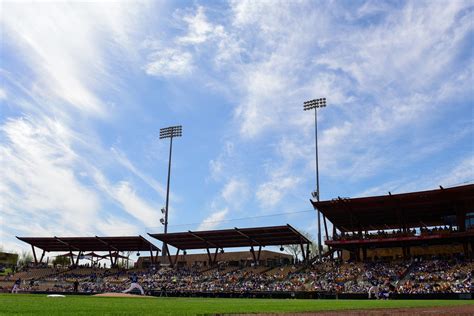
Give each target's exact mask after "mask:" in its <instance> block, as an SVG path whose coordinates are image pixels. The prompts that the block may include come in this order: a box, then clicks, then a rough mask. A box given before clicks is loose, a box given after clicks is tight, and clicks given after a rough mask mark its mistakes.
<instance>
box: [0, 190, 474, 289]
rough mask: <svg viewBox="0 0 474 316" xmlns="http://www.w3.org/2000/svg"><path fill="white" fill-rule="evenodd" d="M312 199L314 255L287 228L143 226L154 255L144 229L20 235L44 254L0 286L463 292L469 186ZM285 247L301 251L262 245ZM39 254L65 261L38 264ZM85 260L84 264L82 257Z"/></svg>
mask: <svg viewBox="0 0 474 316" xmlns="http://www.w3.org/2000/svg"><path fill="white" fill-rule="evenodd" d="M311 203H312V205H313V206H314V207H315V208H316V209H319V210H320V211H321V213H322V214H323V220H324V227H325V232H326V239H325V243H326V246H327V248H328V250H327V251H326V252H325V253H324V256H322V257H321V258H319V256H315V255H316V254H312V253H310V251H309V249H310V248H309V245H310V243H311V241H310V240H308V239H307V238H306V237H305V236H304V235H303V234H301V233H299V232H298V231H297V230H296V229H295V228H293V227H292V226H291V225H283V226H271V227H254V228H233V229H225V230H212V231H186V232H174V233H166V234H161V233H160V234H154V233H150V234H149V236H150V237H152V238H154V239H156V240H159V241H160V242H163V243H164V244H166V245H167V246H166V249H168V250H165V253H163V254H162V255H161V256H160V255H159V252H160V249H159V248H158V247H157V246H155V245H154V244H153V243H152V242H150V241H148V240H147V239H145V238H144V237H142V236H131V237H97V236H95V237H18V239H20V240H22V241H24V242H26V243H28V244H29V245H31V247H32V249H33V250H35V248H37V249H40V250H42V251H43V254H42V255H41V257H40V258H39V259H38V258H37V256H36V251H34V254H35V255H34V257H35V258H34V261H33V262H32V263H31V264H30V265H28V266H27V267H24V268H23V269H22V270H20V271H16V272H15V273H14V274H10V275H7V276H4V277H3V278H2V279H0V286H1V287H2V288H3V289H4V290H5V291H8V290H9V289H10V288H11V286H12V282H13V281H15V280H17V279H19V278H20V279H21V280H22V282H23V283H22V290H23V291H27V292H41V293H43V292H48V293H52V292H54V293H56V292H58V293H64V292H73V291H74V290H75V289H74V283H78V284H79V287H78V289H77V291H79V292H83V293H101V292H119V291H124V290H125V289H126V288H127V287H128V279H129V275H130V273H136V274H137V275H138V279H139V283H140V284H141V285H142V286H143V288H144V290H145V292H146V293H148V294H151V295H157V296H159V295H169V296H220V297H339V298H344V297H349V298H354V297H359V298H366V297H369V296H371V295H373V296H377V295H378V296H381V295H386V296H387V295H389V296H397V297H401V298H419V297H429V298H433V297H436V298H470V297H471V292H472V282H471V277H472V273H473V270H474V263H473V261H472V258H473V255H474V252H473V248H472V247H473V236H474V185H465V186H458V187H452V188H439V189H436V190H430V191H422V192H412V193H404V194H390V193H389V194H388V195H385V196H374V197H363V198H353V199H348V198H337V199H333V200H328V201H320V202H317V201H311ZM331 226H332V227H331ZM330 227H331V228H332V229H331V230H332V235H329V234H328V231H329V229H328V228H330ZM289 245H296V246H297V248H299V250H300V257H299V258H295V257H293V256H291V255H288V254H282V253H278V252H274V251H270V250H263V249H262V248H264V247H272V246H273V247H274V246H276V247H280V248H284V247H288V246H289ZM171 247H172V248H175V250H176V252H175V253H174V254H172V253H171V251H170V250H169V248H171ZM230 248H239V249H238V250H240V249H242V248H247V249H249V251H236V252H231V251H228V249H230ZM188 251H192V252H196V253H192V254H188V253H187V252H188ZM45 252H52V253H60V254H59V255H62V256H66V257H68V259H69V260H68V264H66V265H53V264H52V262H43V257H44V253H45ZM64 252H65V253H64ZM131 252H133V253H135V252H137V253H139V252H142V253H143V254H145V255H144V256H140V257H139V259H138V261H137V263H136V265H135V266H134V267H133V268H131V269H127V268H126V267H124V266H123V265H119V264H118V263H119V259H120V258H121V257H124V258H128V256H126V255H125V254H126V253H128V254H130V253H131ZM147 254H149V255H148V256H147ZM86 258H91V260H90V263H85V264H80V259H86ZM94 258H95V260H94ZM311 258H312V259H311ZM122 259H123V258H122ZM100 260H108V261H109V263H110V264H109V267H108V268H104V266H105V265H102V266H101V265H100ZM82 262H84V261H82ZM368 294H369V296H368Z"/></svg>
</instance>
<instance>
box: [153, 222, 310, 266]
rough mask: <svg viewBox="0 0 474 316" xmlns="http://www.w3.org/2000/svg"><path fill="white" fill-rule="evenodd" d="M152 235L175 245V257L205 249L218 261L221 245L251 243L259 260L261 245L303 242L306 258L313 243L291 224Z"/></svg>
mask: <svg viewBox="0 0 474 316" xmlns="http://www.w3.org/2000/svg"><path fill="white" fill-rule="evenodd" d="M149 235H150V236H151V237H153V238H156V239H158V240H160V241H162V242H163V243H165V244H167V245H171V246H173V247H175V248H176V249H177V253H176V258H177V255H178V253H179V251H180V250H183V251H186V250H191V249H206V250H207V252H208V255H209V262H210V263H213V262H214V263H215V258H216V254H217V251H218V249H221V251H223V250H224V249H226V248H238V247H250V251H251V253H252V255H253V257H254V260H255V261H256V262H257V261H258V260H259V257H260V252H261V249H262V247H266V246H285V245H300V246H301V251H302V255H303V258H304V259H305V260H306V258H307V255H308V252H309V244H311V241H310V240H309V239H308V238H306V237H305V236H304V235H303V234H301V233H300V232H298V231H297V230H296V229H295V228H293V227H292V226H291V225H289V224H287V225H284V226H267V227H252V228H237V227H235V228H234V229H222V230H209V231H187V232H177V233H166V234H164V233H163V234H149ZM305 246H306V250H305ZM254 247H258V254H257V255H255V253H254ZM210 248H215V249H216V254H215V255H214V260H213V259H212V258H211V255H210V252H209V249H210ZM164 251H165V250H164ZM168 256H169V260H170V263H171V264H173V261H172V259H171V255H170V253H169V251H168Z"/></svg>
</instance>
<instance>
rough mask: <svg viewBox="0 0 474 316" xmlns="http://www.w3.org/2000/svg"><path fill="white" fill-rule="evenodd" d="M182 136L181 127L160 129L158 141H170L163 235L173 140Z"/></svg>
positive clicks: (166, 215)
mask: <svg viewBox="0 0 474 316" xmlns="http://www.w3.org/2000/svg"><path fill="white" fill-rule="evenodd" d="M181 136H182V126H181V125H177V126H170V127H165V128H161V129H160V139H163V138H169V139H170V157H169V160H168V182H167V185H166V206H165V222H164V226H165V234H166V233H167V232H168V206H169V196H170V176H171V153H172V151H173V138H174V137H181ZM165 248H166V250H168V248H167V245H166V243H163V249H162V250H163V251H165Z"/></svg>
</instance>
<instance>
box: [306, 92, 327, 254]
mask: <svg viewBox="0 0 474 316" xmlns="http://www.w3.org/2000/svg"><path fill="white" fill-rule="evenodd" d="M324 107H326V98H319V99H314V100H310V101H305V102H304V104H303V110H304V111H309V110H313V109H314V139H315V148H316V191H315V192H313V193H314V194H313V197H315V198H316V201H318V202H319V196H320V191H319V163H318V109H319V108H324ZM321 252H322V245H321V213H320V211H319V209H318V256H319V259H320V260H321Z"/></svg>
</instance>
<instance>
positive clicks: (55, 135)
mask: <svg viewBox="0 0 474 316" xmlns="http://www.w3.org/2000/svg"><path fill="white" fill-rule="evenodd" d="M1 137H2V138H3V139H4V141H5V142H4V143H3V144H2V145H0V164H1V165H2V171H1V174H2V176H1V177H0V193H1V194H0V204H1V205H2V214H3V215H4V216H8V217H9V218H10V219H11V222H12V224H15V223H22V225H24V226H25V228H28V229H29V228H31V226H30V225H31V224H27V223H30V222H34V221H35V220H40V222H41V224H42V225H44V227H45V229H49V230H51V231H52V230H53V229H54V227H55V225H57V224H58V223H59V222H60V223H61V224H62V225H63V226H66V227H70V230H71V231H76V232H77V231H83V232H85V231H89V230H90V229H91V227H92V226H93V224H94V222H95V219H96V215H97V212H98V210H99V207H100V202H99V198H98V196H97V195H96V194H95V192H94V191H93V190H91V189H90V188H88V187H87V186H85V185H83V184H82V183H81V182H80V181H79V179H78V178H77V176H76V174H75V172H74V170H75V168H76V167H77V166H78V165H80V164H81V162H80V159H78V156H77V155H76V153H75V152H74V150H73V149H72V142H73V139H74V137H75V135H74V134H73V132H72V131H71V130H69V129H68V127H67V126H65V125H63V124H62V123H61V122H58V121H54V120H51V119H42V120H27V119H15V120H9V121H7V122H6V123H5V124H4V125H3V126H2V127H1ZM48 216H50V217H51V220H50V221H43V219H44V217H48ZM9 221H10V220H9ZM32 232H38V231H31V230H30V233H32Z"/></svg>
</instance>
